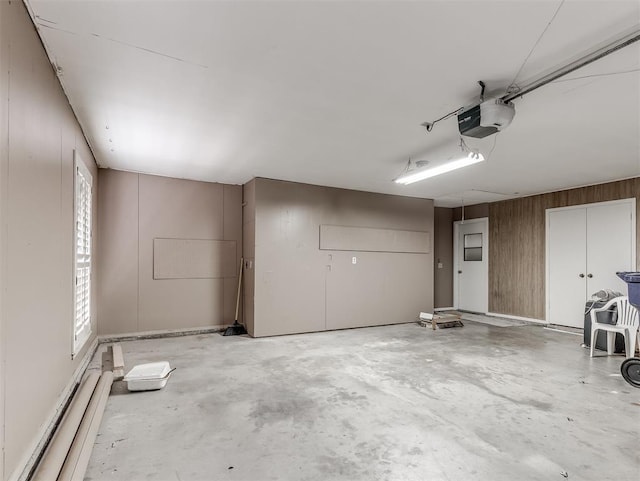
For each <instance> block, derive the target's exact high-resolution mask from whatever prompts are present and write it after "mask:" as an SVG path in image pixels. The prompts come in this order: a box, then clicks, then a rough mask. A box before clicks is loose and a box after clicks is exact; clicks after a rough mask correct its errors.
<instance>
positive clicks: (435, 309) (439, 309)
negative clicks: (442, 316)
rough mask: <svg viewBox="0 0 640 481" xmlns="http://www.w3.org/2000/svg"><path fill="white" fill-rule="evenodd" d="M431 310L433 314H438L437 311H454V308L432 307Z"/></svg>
mask: <svg viewBox="0 0 640 481" xmlns="http://www.w3.org/2000/svg"><path fill="white" fill-rule="evenodd" d="M433 310H434V311H435V312H438V311H455V310H456V308H455V307H434V308H433Z"/></svg>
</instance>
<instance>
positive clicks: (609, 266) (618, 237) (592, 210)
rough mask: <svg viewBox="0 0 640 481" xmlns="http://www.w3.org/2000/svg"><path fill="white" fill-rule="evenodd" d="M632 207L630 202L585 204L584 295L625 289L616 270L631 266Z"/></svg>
mask: <svg viewBox="0 0 640 481" xmlns="http://www.w3.org/2000/svg"><path fill="white" fill-rule="evenodd" d="M632 208H633V205H632V204H631V203H615V204H603V205H594V206H590V207H588V208H587V269H586V271H587V272H586V274H587V277H586V279H587V285H586V289H587V290H586V295H587V297H591V295H592V294H593V293H594V292H597V291H599V290H600V289H613V290H616V291H619V292H622V293H623V294H626V293H627V286H626V284H625V283H624V282H623V281H622V280H620V279H619V278H618V276H616V271H631V270H635V268H634V266H633V265H632V260H633V252H632V250H633V241H632V239H633V235H634V233H633V223H632V218H633V213H632Z"/></svg>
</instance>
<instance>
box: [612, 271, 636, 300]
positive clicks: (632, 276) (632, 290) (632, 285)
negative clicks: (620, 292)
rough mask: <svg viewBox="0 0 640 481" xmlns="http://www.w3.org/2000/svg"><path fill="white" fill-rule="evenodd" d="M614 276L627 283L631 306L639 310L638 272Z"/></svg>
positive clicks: (620, 273)
mask: <svg viewBox="0 0 640 481" xmlns="http://www.w3.org/2000/svg"><path fill="white" fill-rule="evenodd" d="M616 274H617V275H618V277H619V278H620V279H622V280H623V281H625V282H626V283H627V289H628V290H629V302H630V303H631V305H632V306H634V307H635V308H636V309H640V272H616Z"/></svg>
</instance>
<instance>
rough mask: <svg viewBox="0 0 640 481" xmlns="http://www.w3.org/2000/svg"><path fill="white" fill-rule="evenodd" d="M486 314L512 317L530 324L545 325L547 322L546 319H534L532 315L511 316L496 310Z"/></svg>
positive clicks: (506, 317)
mask: <svg viewBox="0 0 640 481" xmlns="http://www.w3.org/2000/svg"><path fill="white" fill-rule="evenodd" d="M487 316H492V317H503V318H505V319H513V320H514V321H524V322H531V323H532V324H543V325H545V326H546V325H547V324H548V322H547V321H543V320H542V319H534V318H532V317H521V316H511V315H509V314H500V313H498V312H487Z"/></svg>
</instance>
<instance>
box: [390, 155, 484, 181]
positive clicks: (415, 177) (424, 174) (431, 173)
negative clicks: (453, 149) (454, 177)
mask: <svg viewBox="0 0 640 481" xmlns="http://www.w3.org/2000/svg"><path fill="white" fill-rule="evenodd" d="M483 160H484V157H483V156H482V154H480V153H477V152H470V153H469V155H468V156H467V157H464V158H462V159H458V160H454V161H452V162H448V163H446V164H442V165H439V166H437V167H431V168H430V169H423V170H418V171H417V172H416V171H415V170H414V171H409V172H407V173H405V174H402V175H401V176H400V177H398V178H397V179H395V182H396V183H398V184H404V185H409V184H413V183H414V182H418V181H420V180H424V179H428V178H429V177H435V176H436V175H441V174H446V173H447V172H451V171H452V170H456V169H461V168H462V167H467V166H469V165H473V164H477V163H478V162H482V161H483Z"/></svg>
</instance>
